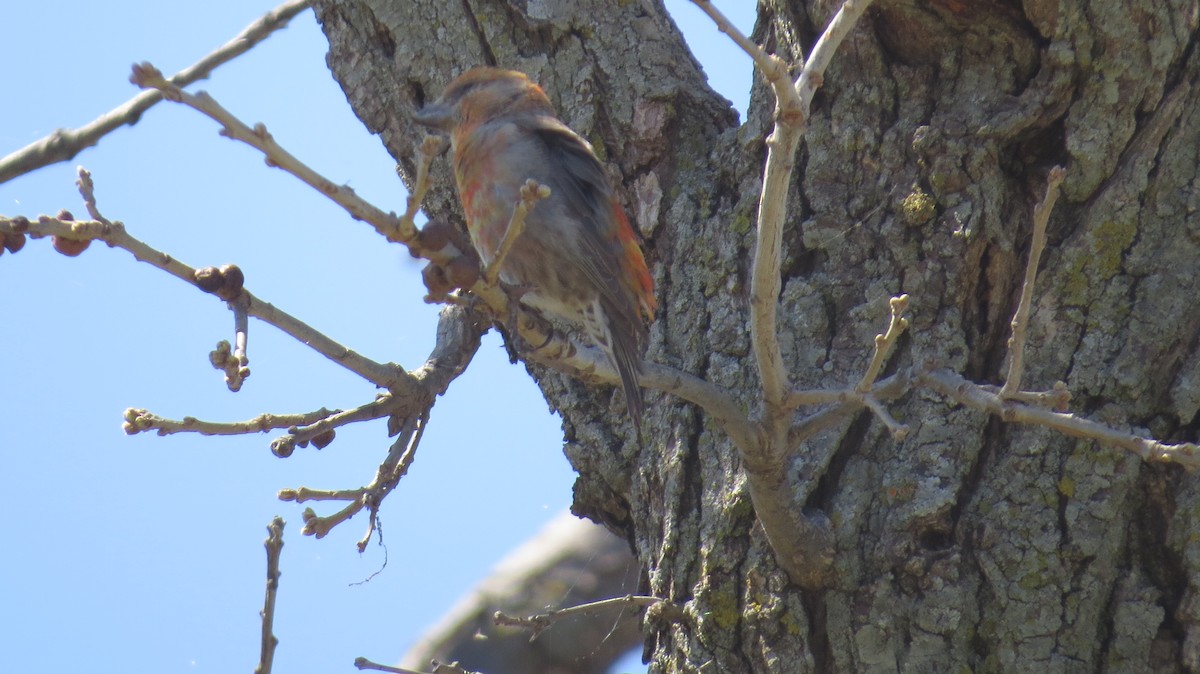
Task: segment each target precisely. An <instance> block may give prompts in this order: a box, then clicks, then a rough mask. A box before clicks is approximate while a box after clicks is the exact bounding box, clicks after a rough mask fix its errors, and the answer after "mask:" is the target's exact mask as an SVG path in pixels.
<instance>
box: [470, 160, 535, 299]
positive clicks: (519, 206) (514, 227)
mask: <svg viewBox="0 0 1200 674" xmlns="http://www.w3.org/2000/svg"><path fill="white" fill-rule="evenodd" d="M549 196H550V188H549V187H547V186H546V185H539V184H538V182H537V181H536V180H534V179H532V178H530V179H529V180H526V181H525V184H524V185H521V199H520V200H519V201H518V202H517V203H516V205H515V206H514V207H513V213H512V218H510V219H509V221H508V227H506V228H505V229H504V238H502V239H500V246H499V247H497V248H496V255H495V256H494V257H492V260H491V262H488V265H487V269H486V270H485V271H484V272H483V281H484V283H489V284H494V283H495V282H496V281H497V280H498V279H499V278H500V268H501V267H503V266H504V258H506V257H508V253H509V251H511V250H512V247H513V244H515V243H516V242H517V239H519V238H520V237H521V234H522V233H523V232H524V231H525V217H526V216H527V215H528V214H529V209H530V208H533V205H534V204H536V203H537V202H538V201H540V200H542V199H545V198H547V197H549Z"/></svg>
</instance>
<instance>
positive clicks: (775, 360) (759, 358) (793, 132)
mask: <svg viewBox="0 0 1200 674" xmlns="http://www.w3.org/2000/svg"><path fill="white" fill-rule="evenodd" d="M869 5H870V0H848V1H847V2H846V3H845V4H844V5H843V6H842V8H841V9H840V10H838V13H837V15H836V16H835V17H834V19H833V21H831V22H830V24H829V27H828V28H826V30H825V32H824V33H823V34H822V35H821V39H820V40H819V41H818V42H817V46H816V48H815V49H814V51H813V54H812V56H811V57H810V58H809V60H808V63H806V64H805V66H804V70H803V72H802V73H801V74H800V77H799V78H798V79H797V81H796V94H797V96H792V95H788V94H786V93H784V92H779V91H777V94H776V96H777V100H776V121H775V128H774V130H772V132H771V135H770V136H769V137H768V138H767V148H768V149H767V163H766V167H765V169H764V170H763V186H762V193H761V195H760V198H759V204H758V227H757V230H756V239H755V245H754V263H753V274H752V276H751V281H750V311H751V321H750V339H751V342H752V344H753V347H754V356H755V361H756V363H757V365H758V371H759V377H760V378H761V379H762V388H763V402H764V404H765V405H766V410H765V411H764V414H765V421H766V424H767V426H768V427H769V428H768V431H767V434H768V437H769V438H770V439H771V440H772V441H774V440H779V439H781V437H782V435H783V433H784V432H785V427H784V425H783V423H782V417H783V414H782V413H783V411H784V408H785V407H786V406H785V405H784V398H785V396H786V394H787V372H786V371H785V370H784V367H783V357H782V354H781V353H780V349H779V339H778V335H777V332H778V330H777V327H776V308H777V304H778V301H779V292H780V287H781V283H782V282H781V279H780V265H781V263H782V244H783V220H784V217H785V216H786V214H787V204H788V186H789V185H790V184H791V180H792V172H793V170H794V169H795V166H796V152H797V151H798V149H799V147H800V141H801V139H802V138H803V137H804V133H805V131H806V130H807V126H808V107H809V104H810V103H811V101H812V94H811V91H815V89H816V87H818V86H820V84H821V79H822V76H823V74H824V71H825V68H826V67H827V66H828V64H829V60H830V59H831V58H832V57H833V53H834V52H835V51H836V50H837V47H838V45H840V44H841V42H842V40H843V39H844V38H845V36H846V35H847V34H848V33H849V31H850V29H851V28H852V27H853V25H854V23H855V22H856V21H857V20H858V17H859V16H861V14H862V12H863V11H864V10H865V9H866V7H867V6H869ZM776 88H777V89H778V88H779V87H776Z"/></svg>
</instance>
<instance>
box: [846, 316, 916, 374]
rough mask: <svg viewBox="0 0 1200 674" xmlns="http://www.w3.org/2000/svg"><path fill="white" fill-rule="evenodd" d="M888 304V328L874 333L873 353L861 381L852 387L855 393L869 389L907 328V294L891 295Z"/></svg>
mask: <svg viewBox="0 0 1200 674" xmlns="http://www.w3.org/2000/svg"><path fill="white" fill-rule="evenodd" d="M888 306H889V307H890V308H891V320H890V321H888V328H887V330H886V331H885V332H884V333H883V334H882V335H875V353H874V354H873V355H872V356H871V364H870V365H868V366H867V371H866V372H864V373H863V377H862V381H860V382H858V386H855V387H854V390H855V392H857V393H867V392H868V391H870V390H871V386H873V385H874V384H875V380H876V379H877V378H878V377H879V372H880V371H881V370H883V364H884V363H886V362H887V359H888V356H890V355H891V354H892V349H893V348H895V346H896V340H898V339H900V335H902V334H903V333H904V331H905V330H906V329H907V328H908V319H907V318H905V317H904V312H905V310H907V309H908V295H900V296H899V297H893V298H892V299H891V301H890V302H888Z"/></svg>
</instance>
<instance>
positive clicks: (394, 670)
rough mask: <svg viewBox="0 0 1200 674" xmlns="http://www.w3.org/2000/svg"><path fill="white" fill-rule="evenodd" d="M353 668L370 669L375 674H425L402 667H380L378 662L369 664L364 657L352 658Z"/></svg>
mask: <svg viewBox="0 0 1200 674" xmlns="http://www.w3.org/2000/svg"><path fill="white" fill-rule="evenodd" d="M354 666H355V667H357V668H359V669H371V670H374V671H377V672H391V674H425V672H418V671H417V670H415V669H405V668H403V667H392V666H391V665H381V664H379V663H378V662H371V661H370V660H368V659H366V658H364V657H361V656H360V657H357V658H354Z"/></svg>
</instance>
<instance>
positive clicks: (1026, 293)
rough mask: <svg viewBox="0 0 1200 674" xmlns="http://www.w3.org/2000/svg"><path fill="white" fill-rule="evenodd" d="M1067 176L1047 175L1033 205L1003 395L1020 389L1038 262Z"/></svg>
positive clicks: (1056, 171)
mask: <svg viewBox="0 0 1200 674" xmlns="http://www.w3.org/2000/svg"><path fill="white" fill-rule="evenodd" d="M1066 175H1067V171H1066V169H1064V168H1063V167H1061V166H1055V167H1054V168H1052V169H1050V175H1048V176H1047V177H1046V193H1045V195H1044V196H1043V197H1042V200H1041V201H1039V202H1038V204H1037V206H1034V208H1033V237H1032V239H1031V240H1030V242H1029V262H1028V263H1027V264H1026V265H1025V281H1024V283H1022V284H1021V300H1020V301H1019V302H1017V310H1016V312H1014V313H1013V319H1012V336H1011V337H1009V338H1008V357H1009V360H1008V376H1007V377H1005V379H1004V386H1003V387H1001V388H1000V397H1002V398H1010V397H1013V396H1014V395H1015V394H1016V393H1017V392H1018V391H1020V390H1021V374H1022V372H1023V370H1024V367H1025V337H1026V334H1027V332H1028V330H1029V312H1030V309H1031V306H1032V304H1033V286H1034V284H1035V283H1036V282H1037V273H1038V262H1039V261H1040V260H1041V258H1042V251H1043V250H1045V248H1046V224H1047V223H1048V222H1049V221H1050V213H1051V212H1052V211H1053V210H1054V202H1055V201H1057V200H1058V187H1059V185H1062V181H1063V178H1065V177H1066Z"/></svg>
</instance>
